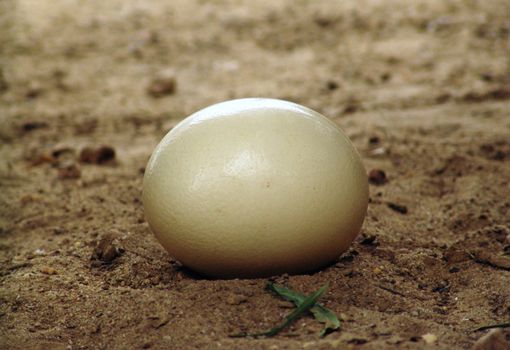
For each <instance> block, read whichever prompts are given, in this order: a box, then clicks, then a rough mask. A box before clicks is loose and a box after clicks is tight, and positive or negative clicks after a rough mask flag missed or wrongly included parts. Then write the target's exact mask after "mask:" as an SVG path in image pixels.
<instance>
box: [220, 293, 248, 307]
mask: <svg viewBox="0 0 510 350" xmlns="http://www.w3.org/2000/svg"><path fill="white" fill-rule="evenodd" d="M247 300H248V298H247V297H246V296H245V295H240V294H230V295H229V296H227V298H226V300H225V301H226V302H227V304H229V305H239V304H242V303H245V302H246V301H247Z"/></svg>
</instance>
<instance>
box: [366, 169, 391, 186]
mask: <svg viewBox="0 0 510 350" xmlns="http://www.w3.org/2000/svg"><path fill="white" fill-rule="evenodd" d="M368 181H370V183H371V184H373V185H384V184H385V183H386V182H388V178H387V177H386V173H385V172H384V171H383V170H381V169H372V170H370V172H369V173H368Z"/></svg>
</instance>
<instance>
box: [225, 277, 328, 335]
mask: <svg viewBox="0 0 510 350" xmlns="http://www.w3.org/2000/svg"><path fill="white" fill-rule="evenodd" d="M326 289H328V285H327V284H326V285H324V286H322V287H321V288H320V289H319V290H318V291H316V292H315V293H313V294H310V295H309V296H306V297H305V298H304V299H303V301H302V303H301V304H300V305H299V306H298V307H297V308H295V309H294V310H293V311H292V312H291V313H290V314H288V315H287V317H285V321H283V323H281V324H280V325H278V326H276V327H274V328H271V329H270V330H268V331H265V332H260V333H241V334H236V335H233V336H232V337H273V336H275V335H277V334H278V333H280V332H281V331H282V330H283V329H285V328H286V327H288V326H289V325H290V324H292V322H294V321H295V320H297V319H298V318H299V317H301V316H302V315H303V314H304V313H305V312H307V311H308V310H310V309H311V308H312V307H313V306H314V305H315V304H316V303H317V300H319V298H320V297H321V295H322V294H324V292H325V291H326Z"/></svg>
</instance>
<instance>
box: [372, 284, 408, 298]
mask: <svg viewBox="0 0 510 350" xmlns="http://www.w3.org/2000/svg"><path fill="white" fill-rule="evenodd" d="M377 287H379V288H381V289H383V290H385V291H387V292H390V293H392V294H396V295H400V296H401V297H404V298H407V295H405V294H404V293H401V292H399V291H398V290H395V289H393V288H390V287H386V286H383V285H382V284H378V285H377Z"/></svg>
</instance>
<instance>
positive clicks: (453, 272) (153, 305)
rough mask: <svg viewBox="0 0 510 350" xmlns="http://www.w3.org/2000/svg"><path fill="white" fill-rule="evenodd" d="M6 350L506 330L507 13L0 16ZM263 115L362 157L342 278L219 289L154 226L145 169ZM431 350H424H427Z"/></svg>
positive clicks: (335, 7)
mask: <svg viewBox="0 0 510 350" xmlns="http://www.w3.org/2000/svg"><path fill="white" fill-rule="evenodd" d="M0 60H1V61H0V348H2V349H142V348H144V349H147V348H149V349H186V348H208V349H216V348H225V349H239V348H245V349H330V348H342V349H343V348H356V349H358V348H359V349H416V348H420V349H422V348H424V349H425V348H434V349H466V348H470V347H471V346H472V344H473V343H474V342H475V341H476V340H477V339H478V338H480V337H481V336H482V335H484V334H485V333H486V332H483V331H482V332H473V329H475V328H477V327H479V326H482V325H487V324H493V323H499V322H509V320H510V271H509V270H510V256H509V255H508V254H509V253H510V248H509V246H510V2H509V1H508V0H494V1H482V0H465V1H460V0H446V1H445V0H430V1H423V0H422V1H405V0H388V1H377V0H363V1H354V0H352V1H326V0H320V1H313V2H312V1H292V0H286V1H241V0H239V1H234V0H231V1H200V0H195V1H190V0H172V1H121V0H108V1H98V0H94V1H92V0H91V1H78V0H53V1H47V0H45V1H42V0H17V1H14V0H3V1H1V2H0ZM249 96H264V97H274V98H282V99H287V100H291V101H295V102H298V103H301V104H304V105H306V106H309V107H311V108H313V109H315V110H317V111H319V112H321V113H323V114H325V115H326V116H327V117H329V118H331V119H332V120H333V121H335V122H336V123H337V124H338V125H339V126H341V127H342V129H343V130H344V131H345V132H346V133H347V134H348V135H349V137H351V139H352V140H353V142H354V144H355V145H356V146H357V148H358V149H359V151H360V153H361V155H362V157H363V160H364V163H365V165H366V168H367V171H369V172H371V181H372V184H371V186H370V191H371V195H370V197H371V200H370V204H369V209H368V215H367V218H366V221H365V224H364V227H363V230H362V235H361V236H360V237H359V239H358V240H357V241H356V242H355V243H354V244H353V246H352V249H351V250H350V251H349V252H347V253H346V254H344V255H343V256H342V257H339V260H338V262H337V263H336V264H334V265H332V266H330V267H328V268H326V269H324V270H322V271H318V272H316V273H314V274H310V275H299V276H279V277H277V278H276V281H277V282H279V283H282V284H285V285H287V286H290V287H292V288H294V289H296V290H299V291H301V292H304V293H310V292H312V291H315V290H317V289H318V288H319V287H320V286H321V285H323V284H325V283H329V284H330V289H329V291H328V292H327V294H325V296H324V297H323V298H322V299H321V300H322V302H323V304H324V305H325V306H327V307H328V308H330V309H332V310H333V311H335V312H336V313H337V314H338V315H339V317H340V318H341V321H342V330H341V331H339V332H334V333H332V334H330V335H328V336H327V337H325V338H323V339H321V338H319V336H318V333H319V331H320V329H321V325H320V324H318V323H317V322H316V321H315V320H313V318H311V317H309V316H307V317H304V318H302V319H300V320H299V321H298V322H296V323H295V324H294V325H293V326H292V327H290V328H289V329H288V330H286V331H284V332H283V333H281V334H280V335H278V336H276V337H274V338H270V339H242V338H241V339H238V338H231V337H229V335H231V334H233V333H238V332H240V331H258V330H265V329H267V328H269V327H271V326H273V325H275V324H276V323H278V322H279V321H280V320H282V318H283V317H284V315H286V314H287V313H289V312H290V310H291V309H289V306H290V305H289V304H288V303H287V302H283V301H281V300H280V299H278V298H276V297H275V296H273V295H271V294H270V293H268V292H267V291H265V290H264V286H265V283H266V280H264V279H254V280H207V279H202V278H200V277H198V276H195V275H193V274H192V273H190V272H188V271H186V270H185V269H183V268H182V266H180V265H179V264H178V263H177V262H175V261H173V260H172V258H171V257H170V256H169V255H168V254H167V253H166V252H165V251H164V250H163V249H162V247H161V246H160V245H159V244H158V243H157V242H156V240H155V239H154V237H153V236H152V234H151V233H150V231H149V228H148V226H147V223H146V222H145V221H144V217H143V208H142V204H141V202H140V194H141V186H142V178H143V171H144V166H145V164H146V162H147V160H148V157H149V156H150V154H151V152H152V150H153V148H154V147H155V145H156V144H157V142H158V141H159V140H160V139H161V137H162V136H163V135H164V134H165V133H166V132H168V130H170V129H171V128H172V126H174V125H175V124H176V123H177V122H178V121H179V120H181V119H182V118H184V117H186V116H187V115H189V114H191V113H192V112H194V111H196V110H198V109H200V108H203V107H205V106H207V105H209V104H211V103H214V102H219V101H222V100H226V99H231V98H239V97H249ZM424 335H425V336H424Z"/></svg>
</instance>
